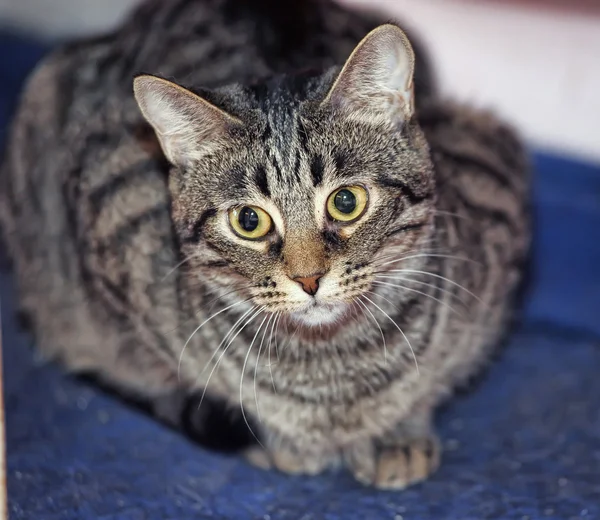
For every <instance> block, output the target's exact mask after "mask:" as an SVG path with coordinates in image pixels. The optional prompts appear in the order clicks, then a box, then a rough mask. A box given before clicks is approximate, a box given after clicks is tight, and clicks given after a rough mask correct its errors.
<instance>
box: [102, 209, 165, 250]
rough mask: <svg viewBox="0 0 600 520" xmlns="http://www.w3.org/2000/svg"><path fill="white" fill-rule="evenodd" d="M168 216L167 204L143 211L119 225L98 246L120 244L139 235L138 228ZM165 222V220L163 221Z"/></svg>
mask: <svg viewBox="0 0 600 520" xmlns="http://www.w3.org/2000/svg"><path fill="white" fill-rule="evenodd" d="M168 214H169V205H168V204H164V203H163V204H157V205H156V206H154V207H153V208H150V209H148V210H147V211H144V212H143V213H141V214H139V215H136V216H135V217H133V218H130V219H129V220H127V221H125V223H124V224H121V225H120V226H119V227H118V228H117V229H116V231H115V232H114V233H112V235H110V236H109V237H107V238H106V239H104V240H103V241H102V243H101V244H100V246H106V245H107V244H110V243H112V244H114V243H117V244H121V243H122V242H125V241H126V240H128V239H129V237H131V236H132V235H135V234H137V233H139V231H140V228H141V227H142V226H144V225H145V224H148V223H149V222H152V221H154V220H158V219H160V218H161V217H162V218H164V217H165V215H168ZM165 220H166V219H165Z"/></svg>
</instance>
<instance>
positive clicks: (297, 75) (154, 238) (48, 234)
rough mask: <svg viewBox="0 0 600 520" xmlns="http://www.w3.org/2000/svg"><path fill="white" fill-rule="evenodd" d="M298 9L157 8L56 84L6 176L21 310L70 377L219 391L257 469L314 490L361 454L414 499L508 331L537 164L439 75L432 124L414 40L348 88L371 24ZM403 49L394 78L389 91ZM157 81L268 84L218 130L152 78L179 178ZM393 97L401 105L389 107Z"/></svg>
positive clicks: (363, 462) (242, 99)
mask: <svg viewBox="0 0 600 520" xmlns="http://www.w3.org/2000/svg"><path fill="white" fill-rule="evenodd" d="M283 4H285V5H286V9H283V8H278V7H277V5H279V4H278V3H276V2H264V1H263V2H258V1H257V2H252V1H251V0H243V1H242V0H238V1H234V0H210V1H204V2H200V1H192V0H187V1H183V0H178V1H176V2H170V3H167V2H165V3H161V2H158V1H156V2H150V3H148V4H146V5H144V6H142V8H140V10H139V11H138V12H137V14H136V15H135V16H134V17H133V18H132V19H131V21H130V22H128V24H127V25H126V26H125V27H124V28H123V29H121V30H119V31H118V32H117V33H116V34H114V35H111V36H110V37H106V38H102V39H98V40H96V41H91V42H87V43H83V44H76V45H73V46H71V47H68V48H66V49H64V50H62V51H59V52H58V53H56V54H54V55H53V56H51V57H50V58H49V59H47V60H46V61H45V62H44V63H43V64H42V66H41V67H40V68H39V69H38V70H37V71H36V73H35V74H34V76H33V77H32V79H31V80H30V82H29V84H28V86H27V89H26V91H25V95H24V97H23V100H22V104H21V107H20V110H19V112H18V114H17V118H16V121H15V124H14V127H13V132H12V135H11V139H10V141H9V143H8V148H7V158H6V161H5V163H4V166H3V171H2V178H1V181H0V182H1V183H2V190H1V196H2V200H1V206H0V210H1V216H2V222H3V227H4V231H5V236H6V240H7V242H8V244H9V247H10V252H11V254H12V256H13V258H14V260H15V264H16V272H17V275H18V282H19V290H20V293H21V306H22V307H23V309H24V310H25V311H26V312H27V313H28V314H29V315H30V316H31V318H32V321H33V325H34V329H35V331H36V332H37V337H38V340H39V342H40V347H41V348H42V349H43V350H44V351H45V352H46V353H47V354H48V355H49V356H51V357H57V358H59V359H61V360H62V361H63V362H64V363H65V364H66V365H67V366H68V367H69V368H71V369H73V370H77V371H93V372H96V373H98V374H99V375H100V376H101V377H103V378H104V379H106V380H108V381H109V382H111V383H112V384H115V385H117V386H118V387H119V388H121V389H123V390H124V391H130V392H134V393H138V394H142V395H145V396H150V397H153V398H156V399H157V400H158V401H160V399H161V397H162V396H164V395H168V394H169V393H171V392H173V391H175V390H177V389H183V390H184V391H194V390H198V389H200V390H201V391H202V390H203V389H204V388H205V386H206V385H207V383H208V386H207V393H208V394H209V395H214V396H218V397H220V398H223V399H225V400H226V401H228V402H229V403H231V405H232V406H235V407H238V408H239V407H240V405H241V402H243V409H244V410H245V415H247V416H248V417H252V418H253V419H254V424H255V425H256V426H255V430H256V431H255V433H256V435H257V436H259V437H260V439H261V442H262V443H263V444H264V445H265V446H266V447H267V451H268V453H269V456H268V457H264V456H263V455H261V456H260V460H256V453H254V454H253V457H254V458H255V460H256V461H257V462H258V463H263V464H271V463H273V464H275V465H276V466H277V467H279V468H281V469H283V470H286V471H290V472H309V473H313V472H316V471H319V470H321V469H323V468H325V467H327V466H329V465H331V464H334V463H336V462H337V461H339V460H342V459H343V460H344V461H345V462H346V464H347V465H348V466H349V467H350V468H351V470H352V471H353V472H354V474H355V475H356V476H357V478H359V479H361V480H362V481H364V482H370V483H375V484H377V485H379V486H382V487H401V486H404V485H406V484H407V483H410V482H412V481H416V480H419V479H421V478H424V477H425V476H426V475H427V474H428V473H429V472H430V471H431V470H432V469H433V468H434V467H435V465H436V459H437V445H436V443H435V440H434V435H433V433H432V431H431V430H430V419H431V413H432V411H433V409H434V408H435V406H436V405H437V404H438V402H439V401H440V400H441V399H442V398H443V397H444V396H446V395H447V394H448V393H449V392H451V391H452V389H453V388H454V387H455V386H456V384H458V383H459V382H460V381H462V380H463V379H464V378H465V377H466V376H468V375H470V374H471V373H473V372H474V371H475V370H476V369H477V368H478V367H479V366H480V365H481V363H482V362H483V361H485V359H486V356H487V354H488V353H489V351H490V349H491V347H492V346H493V345H494V344H495V343H496V342H497V340H498V337H499V335H500V334H501V333H502V332H503V330H504V326H505V323H506V321H507V318H508V317H509V316H510V299H511V296H512V294H513V292H514V289H515V286H516V285H517V283H518V281H519V278H520V266H521V263H522V261H523V258H524V256H525V253H526V249H527V244H528V232H529V231H528V220H527V215H526V207H527V196H528V189H527V186H528V184H527V178H526V175H525V172H526V165H525V161H524V158H523V151H522V148H521V146H520V145H519V143H518V141H517V140H516V139H515V138H514V136H513V134H512V133H511V131H510V130H508V129H507V128H505V127H504V126H503V125H502V124H501V123H499V122H498V121H496V120H495V119H494V118H493V117H491V116H489V115H486V114H481V113H477V112H475V111H471V110H469V109H466V108H464V107H459V106H451V105H448V104H439V103H436V102H435V101H433V100H430V99H428V97H429V94H430V90H429V80H428V77H427V70H426V69H425V68H424V67H423V68H422V71H420V68H419V57H418V56H417V69H416V72H417V76H416V78H415V84H416V101H417V117H416V118H415V116H414V115H413V112H414V104H413V101H412V93H413V89H412V87H413V84H412V70H411V67H412V65H411V64H410V63H409V60H408V58H407V57H409V54H408V50H407V49H404V51H403V50H402V48H403V47H402V46H403V45H405V44H404V43H403V42H404V40H403V37H402V36H401V35H399V31H397V30H395V29H394V28H393V26H387V28H384V29H383V30H378V31H379V32H377V31H376V32H375V33H372V34H373V37H371V39H370V40H369V41H367V42H366V43H365V45H362V44H361V45H362V47H360V48H359V50H358V51H356V52H355V53H354V54H353V59H354V62H351V61H349V62H348V63H349V65H347V66H346V67H345V68H344V72H342V74H341V75H339V76H338V74H339V70H340V69H339V66H341V65H343V63H344V61H345V60H346V59H347V58H348V56H349V55H350V53H351V52H352V49H353V48H354V47H355V45H356V44H357V43H358V42H359V41H360V39H361V38H362V37H363V36H365V35H366V34H367V32H369V31H370V30H371V29H372V28H373V27H375V26H376V24H375V23H373V22H372V21H368V20H365V19H363V17H362V16H360V15H357V14H355V13H348V12H346V11H345V10H342V9H340V8H338V7H335V6H334V5H330V4H329V3H327V2H316V3H314V4H313V3H312V2H305V3H304V4H302V5H303V7H301V3H298V4H296V3H292V4H290V5H287V4H286V3H283ZM365 41H366V40H365ZM361 49H362V50H361ZM385 52H390V60H392V64H393V65H394V66H396V65H398V67H399V69H398V70H399V71H400V72H401V74H400V75H399V76H398V77H396V76H394V77H393V78H391V76H390V78H388V79H386V78H385V77H383V76H385V74H388V73H389V71H388V70H387V68H386V67H388V65H389V64H390V60H388V61H385V62H384V60H382V61H381V63H379V62H378V61H377V56H378V55H379V54H380V53H385ZM405 52H406V53H407V54H404V53H405ZM395 53H397V54H395ZM394 60H396V61H394ZM407 60H408V61H407ZM332 66H337V68H333V69H330V67H332ZM377 67H379V68H377ZM369 68H374V69H376V70H375V72H376V73H377V74H374V75H373V76H372V78H371V79H373V78H374V81H371V79H368V81H366V82H365V80H364V78H363V75H362V74H363V69H365V70H367V69H369ZM142 71H144V72H151V73H153V74H159V75H161V76H163V77H166V78H169V79H173V80H176V81H179V82H181V83H183V84H185V85H191V86H194V87H196V88H199V87H202V88H205V89H215V88H216V87H220V86H222V85H230V84H233V83H236V84H242V85H249V84H251V85H252V86H245V87H239V86H234V87H227V88H225V89H221V90H212V91H208V90H206V91H204V90H203V91H202V92H201V93H202V96H203V97H204V98H205V99H206V100H208V101H209V102H211V103H213V104H215V105H217V106H219V107H220V109H219V110H217V109H215V108H214V107H212V106H211V105H209V104H208V103H206V102H204V101H201V100H200V99H199V98H197V97H195V96H193V95H192V94H189V93H185V91H183V90H182V89H179V90H178V89H176V88H175V87H173V86H172V85H168V84H167V83H166V82H163V81H162V80H161V81H159V80H156V79H153V78H149V77H147V76H146V77H142V78H141V79H140V81H138V82H137V83H136V95H137V97H138V102H139V104H140V107H141V108H142V111H143V112H144V114H145V116H146V119H147V120H148V121H149V122H150V123H151V124H152V126H153V127H154V129H155V130H156V132H157V135H158V138H159V141H160V145H161V146H162V150H163V151H164V152H165V155H166V157H167V158H168V159H169V161H170V162H171V163H172V164H174V165H175V168H174V169H173V170H172V172H171V174H170V175H168V170H169V167H168V165H167V163H166V161H165V159H164V157H163V155H162V153H160V147H159V146H158V145H157V143H156V141H155V140H153V134H152V133H148V132H147V131H146V132H144V131H143V129H144V125H143V122H144V120H143V118H142V115H141V113H140V110H139V108H138V106H137V105H136V102H135V100H134V98H133V95H132V93H131V80H132V76H133V75H134V74H136V73H138V72H142ZM357 71H358V72H357ZM290 72H294V74H293V75H282V74H288V73H290ZM367 72H372V71H369V70H367ZM365 75H366V73H365ZM336 78H337V79H336ZM340 78H341V79H340ZM384 80H385V81H388V80H389V82H388V83H386V85H385V88H388V87H390V88H391V87H392V86H393V87H394V89H398V92H399V94H398V97H397V98H396V97H393V98H390V97H387V96H388V91H387V90H386V94H385V96H382V97H381V99H379V97H378V94H379V92H378V91H377V88H378V83H377V82H378V81H381V82H383V81H384ZM358 86H360V87H361V88H365V89H373V92H372V93H371V94H372V95H371V94H369V95H367V96H366V97H361V95H362V92H363V91H361V92H360V93H359V94H361V95H359V94H357V87H358ZM365 92H366V91H365ZM390 92H391V91H390ZM394 92H395V90H394ZM394 95H395V94H394ZM373 100H376V102H377V103H378V104H377V106H375V105H373V106H371V105H370V103H375V101H373ZM365 107H366V108H365ZM221 110H223V111H225V112H222V111H221ZM195 111H197V113H196V112H195ZM192 112H194V113H193V114H192ZM190 114H192V115H193V117H190ZM417 119H418V123H417ZM163 124H165V125H167V128H166V129H163V128H162V126H161V125H163ZM169 125H174V126H169ZM186 125H189V127H188V126H186ZM421 129H422V130H421ZM182 130H183V132H182ZM346 185H348V186H353V188H352V189H353V190H359V191H353V192H352V193H356V196H357V197H359V195H360V193H362V192H365V193H367V196H368V204H367V203H365V207H364V210H363V213H364V214H362V215H361V216H359V217H357V220H356V221H352V222H351V223H350V224H349V225H342V223H343V222H341V220H337V219H332V218H330V215H329V214H327V213H326V212H327V211H329V209H326V208H329V206H328V204H329V200H330V198H328V195H329V194H330V193H333V192H334V191H335V190H340V189H341V188H342V187H343V186H346ZM361 190H362V191H361ZM347 195H348V194H347V193H346V194H345V196H347ZM352 196H354V195H352ZM355 198H356V197H355ZM359 198H360V197H359ZM233 202H239V203H240V204H242V203H247V204H252V207H262V209H263V210H266V212H267V213H268V214H270V219H271V220H272V224H271V229H270V230H269V232H268V234H266V235H265V238H264V239H262V240H254V239H253V240H246V239H244V238H243V237H242V236H240V235H239V233H238V234H237V235H236V234H235V233H234V232H233V231H232V229H233V228H232V229H228V227H227V215H228V214H229V218H231V209H229V210H228V209H227V208H228V206H227V205H228V204H230V203H233ZM355 202H356V201H355ZM243 207H244V208H246V207H250V206H243ZM228 211H229V213H228ZM261 211H262V210H261ZM332 211H336V209H335V208H333V210H332ZM236 215H237V213H236ZM328 215H329V216H328ZM342 217H343V215H341V217H340V218H342ZM257 218H258V217H257ZM261 218H262V217H261ZM236 222H237V221H236ZM240 222H241V220H240ZM233 224H235V222H234V223H232V224H231V225H232V226H233ZM236 225H237V224H236ZM242 231H243V230H242ZM261 238H262V237H261ZM400 268H402V269H403V270H404V271H403V272H395V271H392V270H394V269H400ZM409 280H410V281H409ZM302 288H304V291H302ZM307 294H308V296H307ZM311 302H312V303H311ZM315 302H316V303H315ZM311 306H312V307H311ZM215 313H217V314H216V315H215ZM211 316H214V317H212V318H211ZM209 318H210V319H209ZM207 320H208V321H207ZM238 320H239V321H238ZM236 323H237V325H238V326H235V324H236ZM200 325H202V326H201V327H199V326H200ZM242 325H245V327H243V330H240V329H242V327H241V326H242ZM232 327H233V328H232ZM230 330H233V333H232V334H229V335H228V333H229V331H230ZM250 346H251V347H252V348H251V349H249V347H250ZM184 347H185V348H184ZM258 358H260V359H258ZM217 361H218V362H219V365H218V367H217V368H216V369H214V370H213V368H214V367H215V365H216V362H217ZM242 373H244V377H241V375H242ZM165 415H169V411H168V410H167V411H166V412H165ZM407 450H408V451H407ZM409 455H410V456H409Z"/></svg>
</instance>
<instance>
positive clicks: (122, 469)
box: [0, 36, 600, 520]
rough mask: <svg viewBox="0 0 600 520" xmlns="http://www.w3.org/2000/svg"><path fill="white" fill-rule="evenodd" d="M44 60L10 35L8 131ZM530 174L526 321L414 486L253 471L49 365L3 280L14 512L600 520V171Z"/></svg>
mask: <svg viewBox="0 0 600 520" xmlns="http://www.w3.org/2000/svg"><path fill="white" fill-rule="evenodd" d="M41 52H42V51H41V49H40V48H39V47H36V46H35V45H32V44H29V43H26V42H18V41H17V40H15V39H14V38H9V37H2V36H0V77H2V81H1V82H0V89H2V90H0V107H1V109H2V112H1V113H0V117H1V119H0V128H3V127H4V125H5V122H6V114H7V113H8V112H9V110H10V107H12V106H13V104H14V99H15V94H16V93H17V91H18V88H19V84H20V81H21V80H22V79H23V76H24V74H25V71H26V70H28V69H29V67H31V66H32V65H33V63H34V62H35V61H36V60H37V59H38V57H39V56H40V55H41ZM17 53H19V55H18V57H17ZM536 166H537V178H536V186H535V188H536V206H535V211H536V219H537V224H538V231H537V235H536V259H535V269H534V286H533V291H532V293H531V295H530V297H529V299H528V302H527V305H526V309H525V316H526V319H525V322H524V324H523V325H522V326H521V327H520V328H519V330H518V331H517V332H516V333H515V335H514V336H513V338H512V339H511V341H510V344H509V345H508V347H507V348H506V350H505V351H504V353H503V355H502V357H501V359H500V361H499V362H497V363H496V364H494V365H493V367H492V368H491V369H490V371H489V372H488V374H487V377H486V378H485V380H484V381H483V382H482V383H481V385H479V386H478V388H477V389H476V391H475V392H470V393H467V394H466V395H462V396H460V397H458V398H456V399H455V400H454V401H453V402H452V403H451V404H450V405H449V406H448V407H446V408H445V409H444V410H443V412H442V413H441V415H440V417H439V421H438V422H439V427H440V431H441V433H442V436H443V438H444V445H445V456H444V461H443V465H442V468H441V470H440V471H439V472H438V473H437V474H436V475H435V476H434V477H433V478H431V479H430V480H429V481H427V482H426V483H424V484H421V485H418V486H416V487H414V488H411V489H409V490H407V491H404V492H378V491H375V490H371V489H366V488H364V487H362V486H360V485H359V484H357V483H355V482H354V481H353V480H352V478H351V477H350V476H349V475H347V474H346V473H343V472H337V473H330V474H327V475H323V476H319V477H314V478H296V477H288V476H284V475H281V474H278V473H275V472H263V471H260V470H257V469H254V468H251V467H250V466H248V465H247V464H246V463H244V462H243V461H242V460H240V459H239V458H236V457H232V456H223V455H219V454H215V453H210V452H207V451H205V450H203V449H202V448H199V447H198V446H196V445H193V444H192V443H190V442H189V441H187V440H186V439H184V438H182V437H181V436H179V435H178V434H177V433H175V432H172V431H170V430H167V429H166V428H164V427H162V426H161V425H159V424H157V423H155V422H153V421H152V420H151V419H150V418H148V417H146V416H144V415H142V414H139V413H138V412H136V411H135V410H131V409H129V408H127V407H126V406H124V405H123V404H121V403H120V402H117V401H114V400H112V399H111V398H109V397H107V396H105V395H103V394H102V393H101V392H99V391H97V390H96V389H94V388H91V387H89V386H86V385H84V384H82V383H79V382H76V381H74V380H72V379H70V378H68V377H66V376H64V375H63V374H62V373H61V371H60V370H59V369H58V368H56V367H54V366H47V365H43V364H42V363H41V362H39V361H36V358H35V355H34V354H33V352H32V351H31V349H30V348H29V347H30V340H29V338H28V337H27V336H25V335H23V334H22V333H20V332H19V331H18V329H17V326H16V324H15V322H14V320H13V319H12V316H13V311H14V297H13V293H12V288H11V281H10V278H9V277H8V276H7V275H2V276H1V277H0V294H1V298H2V318H3V349H4V353H3V354H4V386H5V406H6V417H7V449H8V456H7V465H8V467H7V471H8V492H9V508H10V518H14V519H48V520H54V519H56V520H59V519H60V520H65V519H69V520H70V519H82V520H88V519H89V520H92V519H108V518H118V519H123V520H129V519H131V520H141V519H173V520H175V519H177V520H180V519H204V518H211V519H228V518H235V519H240V520H245V519H265V520H267V519H269V518H271V519H274V520H275V519H282V520H286V519H295V520H296V519H304V520H309V519H312V520H316V519H332V520H333V519H338V518H344V519H360V520H363V519H370V518H373V519H379V518H382V519H390V520H393V519H396V520H400V519H404V520H408V519H410V520H421V519H422V520H430V519H435V520H440V519H446V518H448V519H460V520H470V519H473V520H475V519H477V520H479V519H485V518H490V519H492V518H494V519H500V518H501V519H515V520H517V519H518V520H525V519H529V520H538V519H542V518H543V519H556V520H567V519H568V520H571V519H594V518H600V378H599V377H598V370H599V368H600V323H599V321H598V319H597V312H598V309H600V267H599V266H600V240H598V237H599V232H598V229H599V228H600V169H599V168H594V167H591V166H586V165H582V164H576V163H574V162H571V161H566V160H562V159H557V158H553V157H550V156H544V155H539V156H537V157H536Z"/></svg>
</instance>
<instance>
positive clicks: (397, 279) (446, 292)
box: [376, 274, 467, 305]
mask: <svg viewBox="0 0 600 520" xmlns="http://www.w3.org/2000/svg"><path fill="white" fill-rule="evenodd" d="M376 278H377V279H378V278H385V279H388V280H396V281H398V282H408V283H418V284H420V285H424V286H425V287H431V288H433V289H437V290H439V291H441V292H443V293H444V294H447V295H449V296H451V297H452V298H456V299H457V300H458V301H459V302H460V303H462V304H463V305H467V303H466V302H465V301H464V300H463V299H462V298H461V297H460V296H459V295H458V294H454V293H453V292H452V291H451V290H450V289H446V288H444V287H440V286H439V285H437V284H435V283H427V282H423V281H421V280H415V279H414V278H404V277H397V276H393V275H387V276H386V275H381V274H380V275H377V277H376Z"/></svg>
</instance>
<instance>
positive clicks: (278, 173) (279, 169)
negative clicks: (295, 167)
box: [270, 156, 283, 182]
mask: <svg viewBox="0 0 600 520" xmlns="http://www.w3.org/2000/svg"><path fill="white" fill-rule="evenodd" d="M270 159H271V163H272V164H273V168H275V173H276V174H277V180H278V181H279V182H283V174H282V173H281V168H280V167H279V164H278V163H277V159H275V157H274V156H271V157H270Z"/></svg>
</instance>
